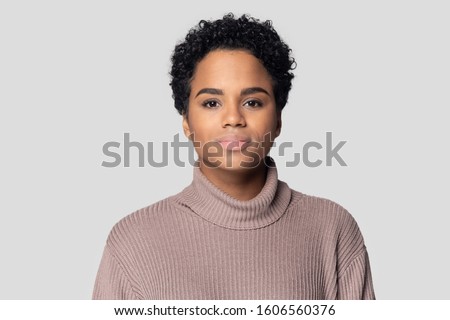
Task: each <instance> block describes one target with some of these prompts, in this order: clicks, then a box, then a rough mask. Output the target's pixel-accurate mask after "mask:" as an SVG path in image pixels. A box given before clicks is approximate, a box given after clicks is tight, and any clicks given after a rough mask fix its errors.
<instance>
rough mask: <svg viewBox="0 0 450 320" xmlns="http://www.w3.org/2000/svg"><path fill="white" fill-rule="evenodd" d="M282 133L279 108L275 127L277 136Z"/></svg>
mask: <svg viewBox="0 0 450 320" xmlns="http://www.w3.org/2000/svg"><path fill="white" fill-rule="evenodd" d="M280 133H281V110H277V127H276V129H275V138H276V137H278V136H279V135H280Z"/></svg>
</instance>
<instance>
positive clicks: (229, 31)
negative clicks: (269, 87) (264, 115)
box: [170, 13, 296, 114]
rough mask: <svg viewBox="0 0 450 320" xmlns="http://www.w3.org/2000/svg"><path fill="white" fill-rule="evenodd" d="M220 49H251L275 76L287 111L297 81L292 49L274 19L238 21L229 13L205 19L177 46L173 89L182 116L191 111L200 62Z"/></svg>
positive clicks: (281, 105)
mask: <svg viewBox="0 0 450 320" xmlns="http://www.w3.org/2000/svg"><path fill="white" fill-rule="evenodd" d="M217 49H230V50H236V49H243V50H248V51H249V52H251V53H252V54H253V55H254V56H255V57H256V58H258V59H259V60H260V61H261V62H262V64H263V65H264V67H265V68H266V70H267V72H268V73H269V74H270V76H271V77H272V81H273V91H274V95H275V102H276V105H277V108H278V109H279V110H282V109H283V108H284V106H285V105H286V103H287V100H288V95H289V91H290V89H291V86H292V84H291V83H292V79H293V78H294V75H293V73H292V72H291V70H293V69H295V67H296V62H295V59H294V58H293V57H292V56H291V49H290V48H289V47H288V45H287V44H286V43H285V42H284V41H283V40H282V39H281V38H280V36H279V35H278V33H277V32H276V31H275V29H274V28H273V27H272V22H271V21H270V20H266V21H264V22H261V21H260V20H258V19H256V18H253V17H251V16H249V15H245V14H244V15H242V16H241V17H239V18H235V16H234V15H233V14H232V13H228V14H226V15H225V16H223V18H222V19H218V20H214V21H205V20H201V21H200V22H199V23H198V25H196V26H195V27H194V28H192V29H191V30H189V32H188V34H187V35H186V38H185V39H184V41H183V42H181V43H179V44H177V45H176V46H175V50H174V52H173V54H172V57H171V61H172V69H171V71H170V76H171V77H172V80H171V82H170V86H171V87H172V92H173V94H172V97H173V99H174V103H175V108H176V109H177V110H178V112H179V113H180V114H185V113H187V111H188V104H189V95H190V91H191V86H190V82H191V79H192V76H193V74H194V71H195V67H196V66H197V63H198V62H199V61H200V60H201V59H203V58H204V57H205V56H206V55H207V54H208V53H209V52H211V51H213V50H217Z"/></svg>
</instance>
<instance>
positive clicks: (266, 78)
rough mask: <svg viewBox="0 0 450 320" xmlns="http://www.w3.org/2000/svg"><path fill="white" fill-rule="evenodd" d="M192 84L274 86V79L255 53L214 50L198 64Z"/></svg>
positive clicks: (218, 86)
mask: <svg viewBox="0 0 450 320" xmlns="http://www.w3.org/2000/svg"><path fill="white" fill-rule="evenodd" d="M191 85H192V86H193V87H196V86H198V85H200V86H205V85H207V86H212V87H217V88H223V87H229V86H238V85H241V86H264V87H269V89H271V87H272V79H271V77H270V75H269V73H268V72H267V70H266V68H265V67H264V65H263V64H262V63H261V61H260V60H259V59H257V58H256V57H255V56H254V55H253V54H251V53H250V52H248V51H244V50H225V49H224V50H222V49H221V50H214V51H211V52H209V53H208V54H207V55H206V56H205V57H204V58H203V59H202V60H200V61H199V63H198V64H197V66H196V68H195V71H194V76H193V78H192V81H191Z"/></svg>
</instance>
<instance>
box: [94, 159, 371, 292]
mask: <svg viewBox="0 0 450 320" xmlns="http://www.w3.org/2000/svg"><path fill="white" fill-rule="evenodd" d="M193 171H194V174H193V181H192V183H191V184H190V185H189V186H188V187H186V188H185V189H184V190H183V191H181V192H180V193H178V194H176V195H174V196H171V197H169V198H166V199H164V200H161V201H159V202H157V203H155V204H153V205H150V206H148V207H146V208H143V209H140V210H138V211H136V212H134V213H132V214H130V215H128V216H126V217H125V218H123V219H122V220H121V221H119V222H118V223H117V224H116V225H115V226H114V227H113V228H112V230H111V232H110V234H109V236H108V239H107V241H106V246H105V249H104V252H103V256H102V259H101V263H100V268H99V270H98V273H97V278H96V281H95V286H94V292H93V299H148V300H156V299H164V300H181V299H189V300H200V299H208V300H214V299H221V300H225V299H232V300H243V299H253V300H263V299H270V300H280V299H281V300H288V299H289V300H290V299H296V300H317V299H319V300H326V299H375V295H374V290H373V286H372V278H371V272H370V265H369V259H368V255H367V251H366V247H365V245H364V241H363V237H362V235H361V233H360V230H359V228H358V225H357V223H356V222H355V220H354V219H353V217H352V216H351V215H350V214H349V213H348V212H347V210H345V209H344V208H343V207H342V206H340V205H338V204H336V203H335V202H332V201H330V200H327V199H324V198H319V197H315V196H310V195H306V194H303V193H301V192H297V191H294V190H292V189H290V188H289V186H288V185H287V184H286V183H285V182H283V181H280V180H278V175H277V169H276V168H275V167H270V168H268V171H267V177H266V182H265V185H264V187H263V189H262V190H261V192H260V193H259V194H258V195H257V196H256V197H254V198H253V199H251V200H248V201H241V200H237V199H235V198H233V197H231V196H230V195H228V194H227V193H225V192H223V191H222V190H220V189H218V188H217V187H216V186H215V185H214V184H212V183H211V182H210V181H209V180H208V179H207V178H206V177H205V176H204V174H203V173H202V172H201V170H200V169H199V168H198V167H194V170H193Z"/></svg>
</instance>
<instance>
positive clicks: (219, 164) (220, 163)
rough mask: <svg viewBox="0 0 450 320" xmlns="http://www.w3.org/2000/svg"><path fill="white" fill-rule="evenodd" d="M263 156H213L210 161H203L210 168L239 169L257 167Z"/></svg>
mask: <svg viewBox="0 0 450 320" xmlns="http://www.w3.org/2000/svg"><path fill="white" fill-rule="evenodd" d="M262 161H263V158H259V157H254V158H253V157H252V158H251V157H245V156H230V157H221V158H214V159H211V160H210V161H204V163H205V165H207V166H209V167H211V168H218V169H222V170H230V171H240V170H249V169H254V168H257V167H259V166H260V165H261V162H262Z"/></svg>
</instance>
